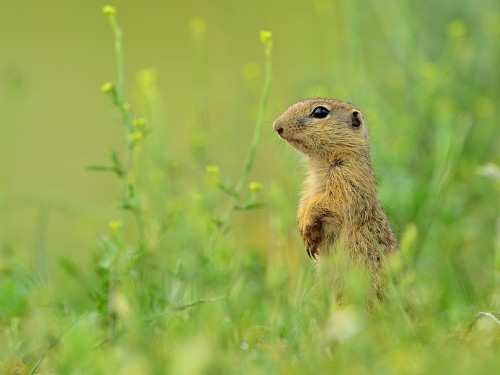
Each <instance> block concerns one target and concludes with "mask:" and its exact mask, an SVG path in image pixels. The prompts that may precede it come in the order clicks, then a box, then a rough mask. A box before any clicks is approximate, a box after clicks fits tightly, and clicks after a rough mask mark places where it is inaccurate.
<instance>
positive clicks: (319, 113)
mask: <svg viewBox="0 0 500 375" xmlns="http://www.w3.org/2000/svg"><path fill="white" fill-rule="evenodd" d="M329 113H330V111H329V110H328V109H326V108H325V107H322V106H319V107H316V108H314V110H313V111H312V113H311V117H314V118H325V117H326V116H328V114H329Z"/></svg>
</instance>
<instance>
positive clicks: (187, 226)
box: [0, 0, 500, 322]
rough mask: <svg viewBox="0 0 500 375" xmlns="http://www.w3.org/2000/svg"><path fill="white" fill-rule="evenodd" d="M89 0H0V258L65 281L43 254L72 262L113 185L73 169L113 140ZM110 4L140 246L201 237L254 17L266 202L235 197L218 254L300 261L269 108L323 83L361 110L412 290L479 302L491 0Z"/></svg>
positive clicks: (239, 146)
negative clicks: (245, 202) (145, 126)
mask: <svg viewBox="0 0 500 375" xmlns="http://www.w3.org/2000/svg"><path fill="white" fill-rule="evenodd" d="M103 5H106V3H105V2H103V1H95V0H87V1H80V2H73V1H63V0H60V1H55V0H51V1H43V2H40V1H24V2H21V1H17V2H14V1H6V0H0V130H1V133H0V251H1V255H0V256H1V257H2V259H3V260H2V262H3V264H4V267H5V269H10V268H9V267H11V266H5V265H12V264H16V267H21V268H22V269H24V270H26V271H27V272H28V273H31V274H33V275H42V276H43V277H44V278H46V279H48V280H51V281H54V282H56V283H62V284H61V285H62V286H61V288H67V293H69V294H71V293H72V292H71V291H72V288H75V285H74V284H71V283H67V284H66V282H67V281H68V280H69V276H68V272H67V269H65V268H64V267H61V260H62V259H70V260H71V261H72V262H76V264H79V265H81V267H82V269H85V267H89V268H88V269H89V270H90V271H91V269H92V262H93V261H94V258H93V257H94V255H95V253H96V251H97V250H96V249H97V240H96V239H97V238H98V237H99V236H100V235H102V234H103V233H104V234H105V233H107V232H109V228H108V227H107V225H108V224H107V223H108V221H109V220H112V219H113V218H114V217H115V216H116V212H117V200H118V196H119V194H120V185H119V183H118V182H117V179H116V177H115V176H113V175H112V174H106V173H97V172H90V171H88V170H86V167H87V166H89V165H101V164H106V163H107V158H108V154H109V152H110V151H111V150H118V151H119V152H120V153H122V152H123V151H124V141H123V140H124V136H123V129H122V125H121V124H120V122H119V119H118V117H117V115H116V113H115V110H114V109H113V107H112V105H111V103H110V101H109V98H107V97H106V96H105V95H103V94H102V92H101V86H102V84H103V83H104V82H107V81H113V82H114V81H115V80H116V78H115V77H116V63H115V54H114V49H113V48H114V47H113V43H114V39H113V35H112V32H111V30H110V27H109V24H108V22H107V20H106V18H105V17H103V16H102V12H101V9H102V7H103ZM113 5H115V6H116V7H117V9H118V13H117V15H118V19H119V23H120V25H121V28H122V30H123V32H124V50H125V63H126V81H127V96H128V98H129V99H128V100H129V101H130V104H131V106H132V108H133V111H134V115H135V116H137V117H145V118H147V119H148V121H150V122H152V123H154V128H153V132H152V134H151V135H150V136H148V138H147V139H146V140H145V141H144V144H143V148H144V154H143V157H142V159H141V161H140V162H139V163H140V164H141V166H142V168H143V169H142V170H143V174H142V175H141V177H140V179H141V181H142V185H143V186H145V187H146V188H145V190H147V186H151V191H152V192H150V193H151V194H150V195H148V198H147V199H146V198H145V205H146V208H147V210H148V214H151V221H152V222H155V223H156V224H155V225H160V224H158V223H166V224H165V225H166V226H167V227H169V228H170V229H169V230H170V231H171V232H172V233H170V237H169V239H167V240H162V241H159V242H158V244H157V245H155V246H157V247H156V249H157V251H159V252H165V253H168V254H170V255H169V256H172V257H176V258H177V259H178V258H179V256H180V259H182V254H183V252H184V251H190V249H191V248H192V247H196V246H201V247H203V246H204V245H203V243H204V242H203V241H204V240H205V239H207V238H208V235H206V234H207V233H208V232H210V216H218V215H221V214H222V212H224V209H225V208H226V207H227V204H228V197H227V196H226V195H224V193H222V192H221V191H219V190H217V189H216V188H215V187H214V186H213V184H211V183H210V178H207V173H206V167H207V166H210V165H212V166H214V165H215V166H218V167H219V171H220V172H219V173H220V179H221V180H222V181H223V182H224V183H227V184H229V185H231V184H234V183H235V182H236V180H237V178H238V176H239V175H240V173H241V170H242V168H243V164H244V160H245V155H246V153H247V150H248V147H249V144H250V140H251V137H252V134H253V129H254V125H255V121H256V116H257V111H258V103H259V97H260V93H261V88H262V81H263V74H264V69H263V63H264V57H263V46H262V43H261V42H260V40H259V31H261V30H270V31H272V33H273V40H274V50H273V78H272V79H273V80H272V85H271V93H270V102H269V108H268V111H267V112H266V114H265V123H264V127H263V131H262V134H261V142H260V144H259V149H258V153H257V160H256V164H255V168H254V169H253V171H252V175H251V180H252V181H258V182H260V183H262V186H263V189H262V191H261V192H260V198H259V200H261V201H264V202H266V204H267V206H266V207H265V208H262V209H259V210H255V211H251V212H243V213H236V214H235V216H234V218H233V219H232V223H231V228H230V237H229V238H230V240H229V245H227V246H228V247H229V248H230V251H229V252H230V253H231V254H233V256H235V257H237V256H240V255H241V254H246V255H245V256H254V255H252V254H258V257H259V258H258V259H261V261H262V262H263V264H266V261H265V259H267V258H268V257H274V258H273V259H274V260H273V262H281V263H280V264H281V266H282V267H283V268H284V269H288V270H289V271H290V272H291V273H290V274H291V275H292V277H293V275H294V272H299V271H297V270H299V269H309V270H310V272H311V273H313V272H314V271H313V269H312V266H311V264H310V263H309V262H308V260H307V259H306V257H305V255H304V254H305V252H304V251H303V249H302V244H301V241H300V238H299V236H298V233H297V231H296V228H295V210H296V203H297V199H298V196H299V194H300V184H301V180H302V176H303V174H302V167H301V157H300V156H299V155H297V153H296V152H295V151H294V150H292V149H291V148H290V147H288V146H287V145H286V144H284V142H282V141H280V140H279V139H278V138H277V137H276V135H275V134H274V132H273V130H272V127H271V125H272V121H273V120H274V118H276V117H277V116H278V115H279V114H280V113H282V112H283V111H284V110H285V109H286V108H287V106H288V105H290V104H292V103H294V102H295V101H297V100H300V99H303V98H306V97H315V96H327V97H334V98H338V99H342V100H346V101H349V102H352V103H355V104H356V105H357V106H358V107H359V108H361V110H362V111H364V112H365V113H366V116H367V118H368V122H369V124H370V133H371V142H372V156H373V162H374V168H375V171H376V176H377V179H378V181H379V196H380V198H381V201H382V203H383V205H384V207H385V209H386V211H387V213H388V216H389V217H390V220H391V222H392V223H393V226H394V228H395V231H396V232H397V234H398V237H399V238H400V239H401V242H402V244H403V247H404V249H406V250H407V251H408V254H409V255H408V258H407V259H408V263H409V264H410V265H413V266H414V267H416V269H418V270H420V272H419V273H417V276H416V278H420V279H421V280H423V283H424V284H425V285H427V286H429V285H431V286H432V289H433V292H432V293H431V294H430V295H426V296H427V297H426V298H427V299H426V300H425V299H424V300H425V301H427V302H428V301H439V303H441V305H440V306H441V307H440V308H443V309H447V311H451V313H450V315H449V316H448V315H447V318H446V319H450V320H451V321H452V322H455V321H454V320H453V317H457V316H458V317H460V318H464V317H466V316H472V314H473V313H474V311H477V309H481V308H487V309H495V308H497V310H498V307H499V297H498V296H499V295H498V269H499V267H500V250H499V243H500V239H499V238H500V237H499V236H500V234H499V233H500V230H499V218H498V212H499V209H500V206H499V199H498V193H499V172H498V165H499V164H500V147H499V144H500V136H499V134H500V132H499V129H500V128H499V124H498V120H497V118H498V116H499V111H498V103H499V99H500V91H499V87H500V75H499V74H498V67H499V66H500V6H499V3H498V1H495V0H483V1H481V2H474V1H467V0H460V1H455V0H445V1H439V2H437V1H428V0H425V1H393V0H383V1H369V0H355V1H347V0H335V1H334V0H332V1H329V0H310V1H294V2H292V1H281V0H280V1H263V0H254V1H247V2H241V1H234V0H220V1H194V0H187V1H149V0H148V1H141V2H138V1H136V2H132V1H120V0H117V1H115V2H114V3H113ZM152 82H153V83H152ZM153 86H154V88H153V89H152V88H151V87H153ZM148 90H149V91H148ZM151 90H152V91H151ZM148 92H149V94H151V93H153V94H151V95H153V97H154V100H156V102H155V103H156V106H155V108H154V111H153V112H151V108H149V107H148V105H147V100H145V96H147V93H148ZM148 150H152V151H148ZM159 154H161V155H162V159H161V160H162V162H161V163H158V162H157V161H158V160H157V159H155V157H157V156H158V155H159ZM165 176H168V177H165ZM165 181H167V182H165ZM162 188H163V189H164V191H165V193H164V195H162ZM197 219H199V221H200V222H198V221H196V220H197ZM151 225H152V226H153V227H154V225H153V224H151ZM160 226H161V225H160ZM200 228H202V229H200ZM207 228H208V229H207ZM167 232H168V231H167ZM204 236H205V237H204ZM132 237H133V235H132ZM167 237H168V236H167ZM190 237H196V239H197V240H198V241H199V242H196V239H193V240H190V239H189V238H190ZM241 256H243V255H241ZM168 259H170V260H172V258H168ZM262 259H264V260H262ZM224 261H227V258H223V259H221V264H222V263H223V262H224ZM259 262H260V261H259ZM186 264H191V263H189V262H188V263H186ZM171 266H172V264H169V265H168V267H171ZM172 267H173V266H172ZM411 267H412V266H410V268H411ZM495 267H496V268H495ZM90 271H89V272H90ZM235 272H236V271H235ZM241 272H245V271H244V268H243V271H241ZM6 274H7V273H6ZM214 277H215V276H214ZM63 284H64V285H63ZM195 294H196V293H195ZM458 294H460V298H455V297H456V295H458ZM75 298H76V297H75ZM425 301H424V302H425ZM457 319H458V318H457Z"/></svg>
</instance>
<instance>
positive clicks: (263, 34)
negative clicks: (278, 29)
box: [260, 31, 273, 44]
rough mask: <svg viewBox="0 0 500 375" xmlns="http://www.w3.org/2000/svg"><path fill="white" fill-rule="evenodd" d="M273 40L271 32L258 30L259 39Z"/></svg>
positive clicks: (263, 40) (264, 41)
mask: <svg viewBox="0 0 500 375" xmlns="http://www.w3.org/2000/svg"><path fill="white" fill-rule="evenodd" d="M272 40H273V33H271V32H270V31H261V32H260V41H261V42H263V43H266V44H267V43H269V42H271V41H272Z"/></svg>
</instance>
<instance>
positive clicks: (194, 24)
mask: <svg viewBox="0 0 500 375" xmlns="http://www.w3.org/2000/svg"><path fill="white" fill-rule="evenodd" d="M189 31H191V35H193V36H194V37H198V38H199V37H202V36H204V35H205V34H206V33H207V21H206V20H205V19H204V18H202V17H194V18H192V19H191V21H189Z"/></svg>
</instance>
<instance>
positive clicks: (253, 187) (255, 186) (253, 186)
mask: <svg viewBox="0 0 500 375" xmlns="http://www.w3.org/2000/svg"><path fill="white" fill-rule="evenodd" d="M248 188H249V189H250V191H251V192H252V193H258V192H259V191H261V190H262V184H261V183H260V182H255V181H253V182H250V183H249V184H248Z"/></svg>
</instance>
